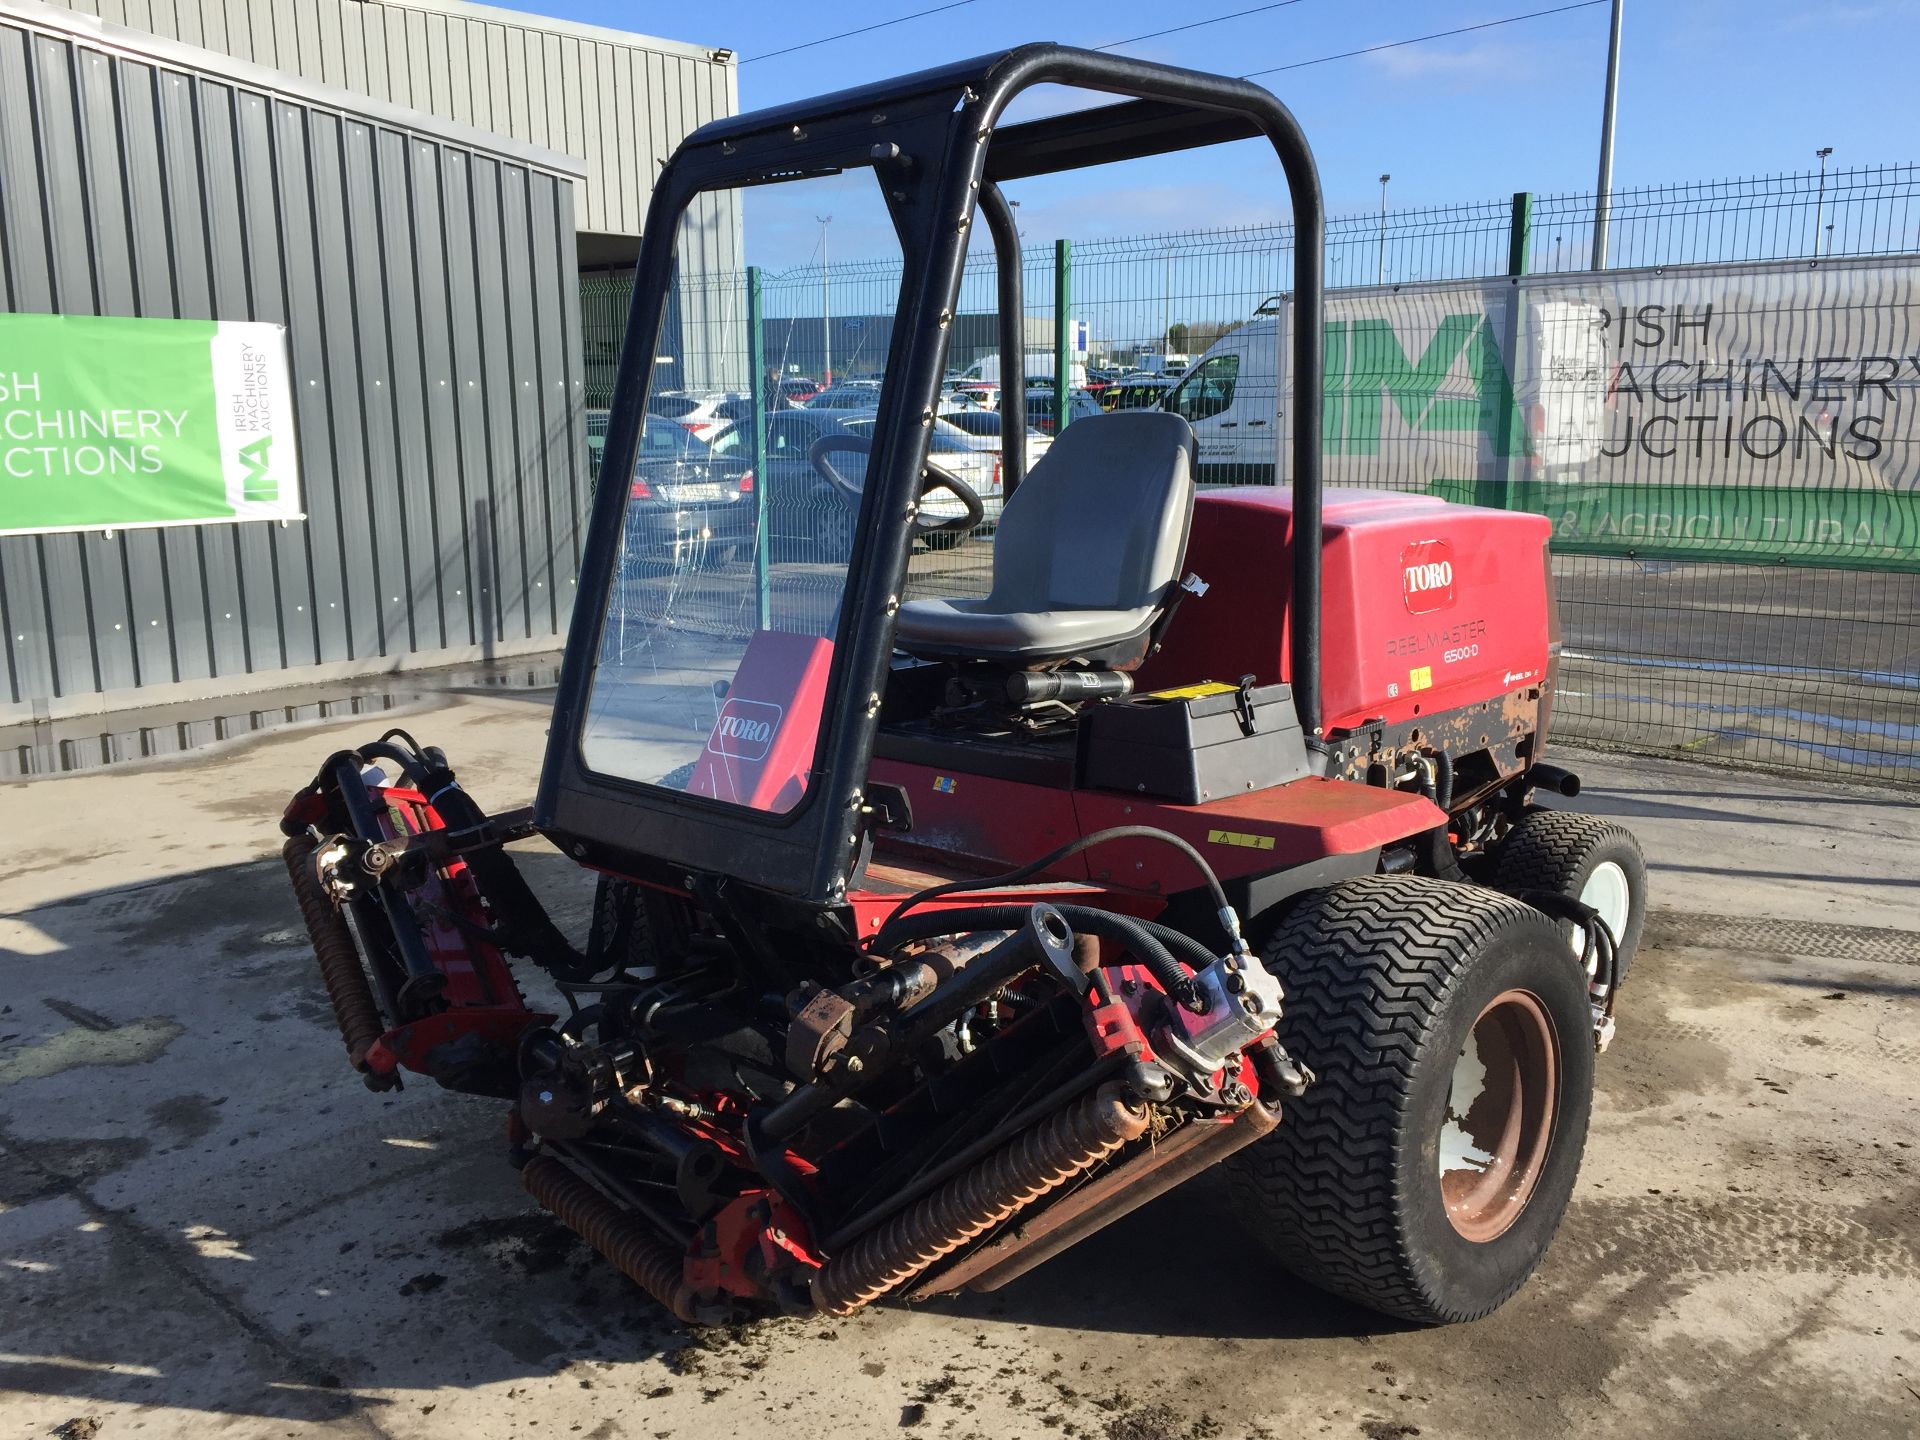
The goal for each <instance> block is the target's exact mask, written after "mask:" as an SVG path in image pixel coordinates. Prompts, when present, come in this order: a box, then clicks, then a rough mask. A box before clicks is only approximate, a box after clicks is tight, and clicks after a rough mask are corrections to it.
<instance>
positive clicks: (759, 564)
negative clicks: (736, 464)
mask: <svg viewBox="0 0 1920 1440" xmlns="http://www.w3.org/2000/svg"><path fill="white" fill-rule="evenodd" d="M747 370H748V377H747V384H748V387H749V388H748V392H747V393H748V394H749V395H750V396H751V397H752V398H751V402H750V404H749V405H748V407H747V408H748V419H749V421H750V423H751V425H752V427H753V428H752V432H751V435H750V437H749V439H748V442H747V443H748V453H749V454H750V455H751V456H752V457H753V460H752V464H753V598H754V603H753V615H754V625H755V627H756V628H757V629H761V630H768V629H771V628H772V625H773V596H772V593H771V588H770V586H769V585H768V583H767V346H766V337H765V336H763V335H762V334H761V333H760V267H759V266H758V265H749V266H748V267H747Z"/></svg>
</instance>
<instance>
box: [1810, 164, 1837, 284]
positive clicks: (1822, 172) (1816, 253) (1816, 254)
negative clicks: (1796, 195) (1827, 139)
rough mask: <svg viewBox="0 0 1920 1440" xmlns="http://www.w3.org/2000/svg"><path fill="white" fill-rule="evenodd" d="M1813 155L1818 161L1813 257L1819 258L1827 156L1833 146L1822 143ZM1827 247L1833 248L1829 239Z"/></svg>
mask: <svg viewBox="0 0 1920 1440" xmlns="http://www.w3.org/2000/svg"><path fill="white" fill-rule="evenodd" d="M1813 153H1814V157H1815V158H1816V159H1817V160H1819V162H1820V191H1819V197H1818V198H1817V199H1816V200H1815V201H1814V202H1813V258H1814V259H1816V260H1818V259H1819V258H1820V223H1821V221H1823V220H1825V219H1826V218H1827V157H1828V156H1829V155H1831V154H1833V146H1831V145H1822V146H1821V147H1820V148H1819V149H1818V150H1816V151H1814V152H1813ZM1827 249H1828V250H1832V249H1833V243H1832V241H1831V239H1829V241H1828V243H1827Z"/></svg>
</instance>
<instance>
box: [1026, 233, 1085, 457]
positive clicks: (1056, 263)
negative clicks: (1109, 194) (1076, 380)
mask: <svg viewBox="0 0 1920 1440" xmlns="http://www.w3.org/2000/svg"><path fill="white" fill-rule="evenodd" d="M1020 368H1021V369H1023V370H1024V369H1025V368H1026V363H1025V361H1024V359H1023V360H1022V362H1021V366H1020ZM1072 387H1073V242H1072V241H1071V240H1056V241H1054V242H1053V433H1054V434H1056V435H1058V434H1059V433H1060V432H1061V431H1062V430H1065V429H1066V428H1067V412H1068V411H1069V410H1070V409H1071V408H1072V407H1071V405H1070V403H1069V398H1070V394H1071V391H1072Z"/></svg>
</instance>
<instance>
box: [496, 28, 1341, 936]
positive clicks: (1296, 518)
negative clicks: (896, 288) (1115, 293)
mask: <svg viewBox="0 0 1920 1440" xmlns="http://www.w3.org/2000/svg"><path fill="white" fill-rule="evenodd" d="M1042 84H1059V85H1070V86H1074V87H1077V88H1080V89H1088V90H1097V91H1103V92H1106V93H1110V94H1119V95H1125V96H1129V97H1133V98H1131V99H1129V100H1127V101H1124V102H1122V103H1120V104H1116V105H1107V106H1100V107H1097V108H1095V109H1091V110H1082V111H1076V112H1074V113H1071V114H1067V115H1060V116H1054V117H1050V118H1048V119H1044V120H1035V121H1030V122H1027V123H1024V124H1019V125H1013V126H1009V127H1008V128H1007V129H1005V130H1003V131H999V132H998V133H996V128H995V127H996V124H997V122H998V120H999V117H1000V116H1001V115H1002V114H1003V113H1004V111H1005V110H1006V107H1007V105H1008V103H1009V102H1010V101H1011V100H1012V99H1013V97H1014V96H1016V95H1018V94H1019V93H1020V92H1021V91H1023V90H1026V89H1029V88H1031V87H1033V86H1035V85H1042ZM1262 136H1264V137H1265V138H1266V139H1267V140H1268V141H1269V142H1270V143H1271V144H1272V146H1273V148H1274V151H1275V152H1276V154H1277V155H1278V156H1279V158H1280V163H1281V166H1282V168H1283V169H1284V171H1285V173H1286V177H1287V185H1288V189H1289V191H1290V192H1291V197H1292V201H1293V214H1294V235H1295V242H1294V243H1295V250H1294V314H1295V316H1296V317H1297V323H1296V325H1295V327H1294V337H1293V338H1294V362H1293V374H1294V381H1293V405H1294V411H1293V413H1294V429H1293V533H1294V546H1293V624H1292V627H1291V630H1292V637H1291V646H1292V662H1293V663H1292V677H1293V694H1294V702H1295V705H1296V707H1297V709H1298V712H1299V716H1300V723H1301V728H1302V729H1303V730H1304V731H1305V732H1306V733H1307V734H1308V735H1309V736H1315V737H1317V736H1318V735H1319V733H1320V608H1321V595H1320V541H1321V534H1320V510H1321V505H1320V494H1321V484H1320V430H1321V369H1322V356H1321V346H1322V325H1323V314H1322V295H1323V283H1324V279H1323V272H1324V265H1325V217H1324V212H1323V210H1322V205H1321V197H1320V182H1319V177H1318V173H1317V171H1316V169H1315V167H1314V162H1313V156H1312V153H1311V152H1310V151H1309V149H1308V147H1307V141H1306V137H1305V135H1304V134H1303V133H1302V132H1301V130H1300V127H1299V124H1298V123H1297V122H1296V121H1295V120H1294V118H1293V115H1292V113H1291V112H1290V111H1288V110H1287V108H1286V107H1285V106H1284V105H1282V104H1281V103H1280V101H1279V100H1278V99H1276V98H1275V97H1274V96H1273V95H1272V94H1270V93H1269V92H1267V91H1266V90H1263V89H1261V88H1260V87H1259V86H1257V85H1250V84H1248V83H1247V82H1245V81H1242V80H1230V79H1226V78H1224V77H1221V76H1216V75H1207V74H1203V73H1200V72H1198V71H1192V70H1182V69H1178V68H1175V67H1172V66H1167V65H1156V64H1152V63H1150V62H1147V61H1143V60H1132V59H1128V58H1126V57H1123V56H1114V55H1104V54H1098V53H1095V52H1092V51H1086V50H1075V49H1070V48H1068V47H1065V46H1060V45H1051V44H1040V45H1026V46H1021V47H1019V48H1017V49H1013V50H1008V51H1005V52H1002V53H1000V54H997V55H989V56H982V57H979V58H977V59H973V60H967V61H962V62H959V63H956V64H953V65H948V66H944V67H941V68H938V69H934V70H927V71H922V72H920V73H918V74H915V75H908V76H904V77H901V78H899V79H895V80H890V81H887V82H884V83H882V84H877V85H870V86H864V87H861V88H858V89H853V90H843V91H840V92H838V93H836V94H831V95H826V96H822V97H819V98H816V99H812V100H807V101H804V102H799V103H796V104H793V105H787V106H780V107H776V108H774V109H771V110H762V111H756V112H753V113H750V114H746V115H740V116H736V117H734V118H732V119H728V120H720V121H716V122H713V123H712V124H709V125H705V126H703V127H701V128H700V129H699V130H697V131H695V132H694V134H693V135H691V136H689V137H688V138H687V140H686V141H685V142H684V143H683V144H682V145H681V146H680V148H679V149H678V150H677V151H676V152H675V153H674V156H673V158H672V160H671V161H669V162H668V164H667V166H666V168H665V169H664V170H663V171H662V173H661V176H660V180H659V183H658V185H657V186H656V187H655V189H654V193H653V199H652V202H651V204H650V206H649V208H648V213H647V222H646V231H645V236H644V239H643V241H642V243H641V248H640V257H639V264H638V268H637V274H636V281H635V285H634V291H633V305H632V309H631V311H630V312H629V315H628V319H627V330H626V341H625V344H624V346H623V348H622V354H621V361H620V370H619V375H618V378H617V380H616V382H615V389H614V399H613V408H612V413H611V416H610V417H609V421H608V427H607V444H606V450H605V454H604V457H603V460H602V466H601V471H602V473H603V474H607V475H624V474H627V473H630V471H631V470H632V468H633V463H634V450H635V446H636V444H637V442H638V438H639V432H640V424H641V419H642V407H643V405H644V401H645V397H646V395H647V393H648V384H649V380H650V376H651V370H652V366H653V352H654V349H655V345H654V337H655V336H656V335H658V334H659V333H660V327H661V320H662V316H663V313H664V308H665V305H666V301H667V296H668V294H669V292H670V290H671V286H672V280H673V266H674V247H675V240H676V236H677V233H678V228H679V221H680V217H681V215H682V213H683V212H684V211H685V209H686V207H687V205H688V204H689V203H690V202H691V201H692V199H693V198H694V196H696V195H697V194H699V193H700V192H701V191H703V190H713V189H723V188H730V187H737V186H745V185H753V184H760V183H769V182H773V181H778V180H782V179H795V178H800V177H802V176H805V175H809V174H827V173H833V172H834V171H836V170H844V169H851V168H855V167H861V168H872V169H873V170H874V171H875V172H876V178H877V179H878V180H879V181H880V182H881V186H882V189H883V192H884V193H885V195H886V199H887V204H888V207H889V210H890V212H891V214H892V217H893V221H894V225H895V228H896V230H897V231H898V234H899V239H900V243H901V248H902V264H903V267H904V268H903V272H902V273H903V283H902V287H901V293H900V298H899V303H898V308H897V310H896V313H895V317H894V328H893V334H894V335H895V336H896V337H898V339H897V343H896V346H895V356H896V363H894V364H891V365H889V367H888V370H887V374H886V376H885V378H884V380H883V382H882V388H881V394H880V402H879V415H878V418H877V422H876V424H875V427H874V432H873V433H874V441H873V452H872V455H871V457H870V459H869V461H868V464H867V470H866V474H867V477H868V482H869V483H868V485H867V495H866V498H865V500H864V502H863V504H862V508H861V514H860V524H859V527H858V532H857V537H856V540H855V544H854V551H853V556H852V561H851V567H850V570H849V573H848V589H847V597H846V603H845V604H844V605H843V606H842V611H841V620H840V632H839V634H838V636H837V637H836V643H835V648H834V662H833V670H832V678H831V680H830V682H829V686H828V692H827V697H826V703H825V709H824V711H823V714H822V718H821V724H822V736H823V743H822V746H821V749H820V751H819V761H820V765H819V768H818V769H816V771H815V772H814V775H813V781H812V783H811V784H809V786H808V789H807V794H806V797H805V799H804V800H803V801H802V802H801V803H800V805H798V806H797V807H795V809H794V810H793V811H791V812H790V813H788V814H786V815H778V816H775V815H764V814H760V813H758V812H754V811H751V810H748V809H746V808H745V807H742V806H737V805H730V804H723V803H720V802H717V801H713V800H709V799H706V798H704V797H701V796H695V795H687V794H683V793H681V792H678V791H673V790H668V789H665V788H663V787H660V786H656V785H645V784H639V783H635V782H631V781H627V780H623V779H620V778H619V777H615V776H608V775H602V774H598V773H596V772H593V771H589V770H588V769H587V768H586V767H585V765H584V764H583V763H582V760H581V754H580V736H581V730H582V727H583V725H584V722H585V718H586V709H587V699H588V696H589V694H590V692H591V689H592V685H593V678H594V672H595V668H596V664H597V659H598V655H599V648H600V638H601V628H602V625H603V622H604V620H605V617H606V610H607V599H608V592H609V589H610V587H611V584H612V581H613V570H614V562H615V558H616V554H617V551H618V548H619V542H620V535H621V526H622V523H623V519H624V511H625V506H626V501H627V493H628V487H627V486H625V485H603V486H601V487H599V490H598V492H597V493H596V495H595V497H594V503H593V513H592V520H591V524H590V528H589V530H588V535H587V545H586V552H585V555H584V556H583V559H582V563H581V572H580V573H581V580H580V588H579V595H578V598H577V599H576V601H575V604H574V613H573V621H572V625H571V628H570V630H569V632H568V635H567V649H566V659H565V663H564V665H563V667H562V670H561V675H560V685H559V692H558V695H557V696H556V699H555V703H554V713H553V724H552V728H551V729H550V731H549V732H548V743H547V754H546V763H545V766H544V768H543V770H542V774H541V781H540V790H539V795H538V797H537V799H536V801H535V808H534V819H535V823H536V825H538V827H539V828H540V829H541V830H543V831H544V832H545V833H546V834H547V835H548V836H550V837H551V838H552V839H553V840H554V841H555V842H556V843H557V844H559V845H560V846H561V847H562V848H563V849H565V850H566V851H567V852H568V853H569V854H571V855H573V856H574V857H575V858H577V859H579V860H582V861H584V862H586V863H588V864H592V865H596V866H599V867H602V868H605V869H609V870H614V871H618V872H621V873H625V874H630V875H633V876H636V877H638V878H642V879H653V880H660V881H664V882H666V883H670V884H674V885H680V884H684V883H686V882H687V881H688V880H690V879H691V880H693V881H696V882H697V883H698V884H699V885H700V886H701V887H702V888H704V887H706V886H708V885H719V886H723V887H724V886H739V885H744V886H747V887H750V888H751V889H752V890H754V891H756V892H770V893H768V895H767V898H769V899H772V898H773V897H777V896H786V897H790V898H791V899H793V900H797V901H799V902H802V904H803V905H805V906H817V905H834V904H836V903H837V902H839V901H840V900H841V899H842V898H843V896H844V894H845V890H846V885H847V883H848V878H849V876H850V875H851V873H852V871H853V869H854V867H855V865H856V864H857V862H858V860H859V858H860V850H861V845H862V842H863V841H864V839H865V836H866V828H867V827H866V816H865V813H864V807H865V794H864V789H865V785H866V778H867V768H868V765H869V763H870V761H871V758H872V752H873V739H874V728H875V725H876V722H877V717H878V712H879V701H880V697H881V695H882V694H883V693H884V690H885V687H886V682H887V673H888V668H889V662H890V660H891V656H892V647H893V614H894V611H895V610H896V609H897V607H898V604H899V599H900V597H901V595H902V593H903V587H904V585H905V581H906V573H907V562H908V558H909V554H910V552H911V549H912V536H911V531H910V525H909V523H908V521H909V518H910V516H911V513H912V508H913V506H914V504H915V502H916V500H917V498H918V490H919V481H920V476H921V473H922V470H923V468H924V466H925V465H926V463H927V447H928V441H929V439H930V433H931V426H932V420H933V416H934V412H935V408H936V401H937V398H938V393H939V387H940V380H941V375H942V366H943V364H944V359H945V353H946V340H947V335H948V332H949V330H950V328H951V324H952V319H953V314H954V309H955V306H956V304H957V302H958V297H959V291H960V279H961V271H962V268H963V266H964V265H965V262H966V254H967V237H968V232H969V230H970V228H971V225H972V220H973V214H974V209H975V206H976V204H977V205H978V206H979V207H980V209H981V212H982V214H983V216H984V218H985V219H986V221H987V226H988V229H989V231H990V232H991V233H992V236H993V239H994V244H995V251H996V255H997V257H998V262H999V271H1000V289H999V303H1000V306H1001V311H1002V313H1001V316H1000V330H999V341H1000V349H1001V368H1002V380H1003V384H1002V386H1001V394H1002V411H1001V414H1002V431H1003V440H1008V441H1011V440H1012V439H1019V438H1022V437H1024V435H1025V426H1026V399H1025V391H1024V387H1021V386H1018V385H1009V384H1006V383H1004V382H1005V381H1006V380H1007V378H1008V377H1010V376H1014V375H1019V374H1022V373H1024V367H1025V348H1026V347H1025V335H1024V333H1023V326H1024V317H1023V315H1022V313H1021V309H1020V265H1019V237H1018V234H1017V232H1016V231H1015V228H1014V225H1013V217H1012V212H1011V210H1010V209H1009V208H1008V206H1007V204H1006V202H1005V200H1004V198H1003V197H1002V196H1001V194H1000V192H999V185H1000V183H1001V182H1003V181H1008V180H1016V179H1023V178H1026V177H1029V176H1036V175H1045V174H1049V173H1052V172H1055V171H1060V170H1070V169H1079V168H1083V167H1086V166H1089V165H1099V164H1107V163H1111V162H1115V161H1120V160H1129V159H1139V158H1143V157H1146V156H1150V155H1158V154H1165V153H1169V152H1173V151H1178V150H1186V149H1192V148H1196V147H1199V146H1202V145H1213V144H1219V143H1222V142H1225V141H1229V140H1242V139H1253V138H1259V137H1262ZM916 282H917V283H916ZM900 362H904V363H900ZM754 383H755V384H758V383H760V377H758V376H756V377H754ZM1001 448H1002V452H1003V459H1002V465H1003V470H1004V471H1005V472H1007V477H1006V478H1007V480H1008V481H1009V482H1010V483H1011V484H1015V485H1017V484H1018V480H1019V475H1020V473H1021V471H1023V470H1024V460H1025V447H1024V445H1017V444H1012V443H1005V444H1003V445H1002V447H1001ZM1016 457H1018V458H1016Z"/></svg>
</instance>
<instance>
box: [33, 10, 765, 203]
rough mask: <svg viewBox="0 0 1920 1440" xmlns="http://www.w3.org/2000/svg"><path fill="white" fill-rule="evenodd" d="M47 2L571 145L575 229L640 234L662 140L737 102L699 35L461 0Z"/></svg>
mask: <svg viewBox="0 0 1920 1440" xmlns="http://www.w3.org/2000/svg"><path fill="white" fill-rule="evenodd" d="M56 3H58V4H61V5H65V6H67V7H68V8H69V9H73V10H78V11H82V12H84V13H86V14H89V15H98V16H99V17H100V18H101V19H103V20H108V21H111V22H113V23H115V24H119V25H131V26H133V27H135V28H137V29H142V30H150V31H153V32H154V33H155V34H159V35H164V36H168V37H170V38H173V39H177V40H184V41H185V42H186V43H188V44H190V45H199V46H204V47H205V48H206V49H209V50H218V51H221V52H223V53H225V54H228V55H232V56H234V57H235V58H237V59H241V60H251V61H253V62H255V63H256V64H260V65H270V66H272V67H273V68H274V69H276V70H284V71H286V72H288V73H289V74H293V75H301V76H304V77H306V78H307V79H309V80H318V81H320V82H322V83H323V84H327V85H338V86H340V87H342V88H343V89H347V90H353V91H356V92H358V93H360V94H362V95H371V96H372V97H374V98H375V99H376V100H387V101H391V102H392V103H394V104H396V105H405V106H408V107H410V108H412V109H415V110H424V111H426V112H428V113H429V114H432V115H437V116H439V117H440V118H441V119H443V120H454V121H458V122H459V123H461V124H463V125H475V126H478V127H479V128H481V129H483V130H492V131H494V132H495V133H497V134H500V135H506V136H510V137H511V138H513V139H516V140H524V141H527V142H528V143H530V144H534V145H543V146H545V147H546V148H547V149H549V150H559V151H563V152H565V153H566V154H569V155H575V156H578V157H580V158H581V159H583V160H585V161H586V162H587V180H586V185H585V187H584V190H583V199H582V201H581V203H580V206H579V213H578V214H577V215H576V217H575V219H576V222H577V223H578V225H579V227H580V228H581V229H582V230H598V231H608V232H611V233H614V234H620V235H638V234H639V233H640V229H641V225H642V222H643V221H644V220H645V219H646V211H647V197H648V195H649V194H650V193H651V192H652V190H653V182H654V179H655V177H656V176H658V175H659V173H660V166H661V164H662V163H663V162H664V161H665V160H666V158H667V157H668V156H669V155H670V154H672V153H673V147H674V146H675V145H677V144H679V143H680V141H681V140H682V139H683V138H685V137H686V136H687V135H689V134H691V133H692V132H693V131H695V130H697V129H698V128H699V127H700V126H702V125H704V124H705V123H706V122H707V121H709V120H713V119H717V118H718V117H720V116H723V115H731V114H733V113H734V110H735V109H736V108H737V106H738V103H739V102H738V93H739V92H738V80H737V71H736V69H735V67H734V66H733V65H731V64H723V63H719V62H716V61H714V60H713V59H712V58H711V52H709V51H708V50H706V49H704V48H702V47H700V46H697V45H684V44H680V43H678V42H676V41H672V40H655V39H653V38H651V37H648V36H641V35H628V34H625V33H623V32H621V31H618V30H603V29H599V28H597V27H594V26H587V25H575V24H570V23H569V22H567V21H564V20H549V19H546V18H545V17H543V16H536V15H525V14H521V13H518V12H516V11H511V10H500V9H496V8H494V7H492V6H485V5H466V4H461V3H459V0H56ZM638 8H639V7H636V9H638Z"/></svg>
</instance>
